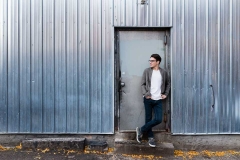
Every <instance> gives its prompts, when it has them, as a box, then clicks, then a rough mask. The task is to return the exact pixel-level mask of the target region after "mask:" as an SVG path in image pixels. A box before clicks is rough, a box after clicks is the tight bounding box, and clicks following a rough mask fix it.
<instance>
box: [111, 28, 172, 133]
mask: <svg viewBox="0 0 240 160" xmlns="http://www.w3.org/2000/svg"><path fill="white" fill-rule="evenodd" d="M120 31H165V35H166V45H165V48H166V49H165V57H166V59H165V60H166V61H165V68H167V70H168V74H169V77H170V79H171V47H170V46H171V34H170V31H171V27H114V113H115V114H114V126H115V131H117V132H129V131H120V80H121V79H120V76H121V75H120V74H121V73H120V54H119V53H120V52H119V32H120ZM171 97H172V96H171V91H170V94H169V96H168V99H167V103H168V106H169V107H168V112H167V115H166V117H164V119H165V118H166V121H167V123H166V126H167V128H166V131H167V132H171V110H172V109H171V107H172V105H171V104H172V103H171V102H172V98H171Z"/></svg>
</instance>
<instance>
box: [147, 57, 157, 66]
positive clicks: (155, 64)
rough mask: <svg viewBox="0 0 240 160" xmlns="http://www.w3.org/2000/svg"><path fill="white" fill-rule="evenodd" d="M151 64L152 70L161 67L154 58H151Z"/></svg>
mask: <svg viewBox="0 0 240 160" xmlns="http://www.w3.org/2000/svg"><path fill="white" fill-rule="evenodd" d="M149 63H150V67H151V68H154V67H156V66H158V65H159V61H156V59H155V58H153V57H150V59H149Z"/></svg>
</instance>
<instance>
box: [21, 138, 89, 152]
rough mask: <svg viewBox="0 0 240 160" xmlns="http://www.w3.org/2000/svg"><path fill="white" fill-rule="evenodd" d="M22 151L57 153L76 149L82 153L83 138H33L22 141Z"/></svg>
mask: <svg viewBox="0 0 240 160" xmlns="http://www.w3.org/2000/svg"><path fill="white" fill-rule="evenodd" d="M22 148H23V149H32V150H37V149H46V148H48V149H49V150H53V151H57V150H59V149H76V150H78V151H79V152H83V151H84V148H85V138H33V139H26V140H23V141H22Z"/></svg>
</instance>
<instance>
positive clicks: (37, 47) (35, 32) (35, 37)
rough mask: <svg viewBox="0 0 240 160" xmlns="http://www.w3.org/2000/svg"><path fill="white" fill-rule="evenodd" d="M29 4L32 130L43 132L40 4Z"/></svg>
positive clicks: (39, 2) (34, 2)
mask: <svg viewBox="0 0 240 160" xmlns="http://www.w3.org/2000/svg"><path fill="white" fill-rule="evenodd" d="M29 3H30V4H31V6H30V7H31V14H30V15H31V20H30V21H31V38H30V39H31V44H30V46H31V66H30V68H31V80H30V85H31V107H32V110H31V111H32V113H31V114H32V115H31V118H32V120H31V121H32V124H31V125H32V127H31V128H32V130H31V132H36V133H38V132H43V126H44V125H43V124H44V123H43V112H44V110H43V82H42V76H43V71H42V64H43V60H42V54H43V51H42V47H43V44H42V31H43V29H42V16H43V15H42V7H43V6H42V2H41V1H29Z"/></svg>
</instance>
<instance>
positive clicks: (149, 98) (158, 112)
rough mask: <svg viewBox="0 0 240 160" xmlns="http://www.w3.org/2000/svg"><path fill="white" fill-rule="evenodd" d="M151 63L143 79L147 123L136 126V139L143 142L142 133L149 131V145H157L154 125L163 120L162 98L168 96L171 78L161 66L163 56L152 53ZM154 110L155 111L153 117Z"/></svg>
mask: <svg viewBox="0 0 240 160" xmlns="http://www.w3.org/2000/svg"><path fill="white" fill-rule="evenodd" d="M149 63H150V67H149V68H147V69H145V70H144V72H143V76H142V81H141V86H142V93H143V98H144V107H145V125H144V126H142V127H141V128H138V127H137V128H136V139H137V141H138V142H139V143H141V139H142V134H143V133H147V135H148V143H149V145H150V146H151V147H156V143H155V140H154V136H153V132H152V127H154V126H156V125H158V124H159V123H161V122H162V100H163V99H165V98H167V96H168V93H169V91H170V80H169V77H168V74H167V72H166V71H165V70H164V69H162V68H160V67H159V65H160V63H161V57H160V56H159V55H158V54H152V55H151V57H150V60H149ZM152 111H153V112H154V118H153V119H152Z"/></svg>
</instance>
